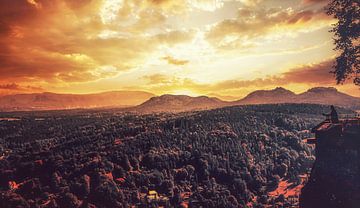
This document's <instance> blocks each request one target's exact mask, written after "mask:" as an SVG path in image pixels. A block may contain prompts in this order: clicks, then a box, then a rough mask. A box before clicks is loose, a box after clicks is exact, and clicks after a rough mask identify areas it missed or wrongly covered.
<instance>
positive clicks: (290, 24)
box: [207, 8, 332, 47]
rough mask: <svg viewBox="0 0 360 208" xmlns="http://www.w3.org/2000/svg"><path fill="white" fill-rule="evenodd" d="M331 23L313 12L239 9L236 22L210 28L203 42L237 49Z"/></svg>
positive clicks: (229, 21) (329, 19) (223, 22)
mask: <svg viewBox="0 0 360 208" xmlns="http://www.w3.org/2000/svg"><path fill="white" fill-rule="evenodd" d="M331 21H332V19H331V18H329V17H328V16H326V15H325V14H324V13H322V12H319V11H313V10H304V11H295V10H293V9H291V8H287V9H283V8H268V9H265V8H242V9H239V11H238V16H237V17H236V18H234V19H226V20H224V21H222V22H220V23H218V24H216V25H214V26H213V27H212V28H211V30H210V31H209V32H208V34H207V38H208V40H209V41H210V42H212V43H214V44H215V45H216V46H218V47H224V46H227V45H235V46H236V47H238V46H239V45H243V43H244V42H246V41H249V40H252V39H254V38H259V37H266V36H269V35H270V36H271V35H273V34H279V33H283V34H288V33H289V32H293V33H294V32H304V31H308V30H315V29H318V28H320V27H324V26H327V25H330V24H331ZM234 43H236V44H234Z"/></svg>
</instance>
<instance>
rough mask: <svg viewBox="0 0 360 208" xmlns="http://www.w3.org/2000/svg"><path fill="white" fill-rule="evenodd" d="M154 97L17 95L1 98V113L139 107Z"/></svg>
mask: <svg viewBox="0 0 360 208" xmlns="http://www.w3.org/2000/svg"><path fill="white" fill-rule="evenodd" d="M153 96H154V94H152V93H148V92H142V91H111V92H103V93H94V94H56V93H50V92H44V93H32V94H16V95H6V96H2V97H0V111H23V110H59V109H75V108H104V107H127V106H134V105H139V104H141V103H143V102H144V101H146V100H148V99H149V98H151V97H153Z"/></svg>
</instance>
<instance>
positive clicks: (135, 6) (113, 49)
mask: <svg viewBox="0 0 360 208" xmlns="http://www.w3.org/2000/svg"><path fill="white" fill-rule="evenodd" d="M314 2H315V1H304V0H294V1H282V0H267V1H265V0H184V1H172V0H99V1H88V0H79V1H71V0H54V1H51V3H49V1H47V0H27V1H11V0H5V3H6V4H7V6H6V7H1V8H0V18H1V19H2V24H0V44H1V45H2V47H1V48H0V64H1V67H0V74H1V76H0V94H9V93H23V92H25V93H29V92H42V91H52V92H59V93H91V92H98V91H108V90H144V91H149V92H152V93H155V94H158V95H160V94H164V93H172V94H187V95H217V96H218V97H223V98H225V99H228V100H229V99H236V98H240V97H243V96H244V95H245V94H247V93H249V92H251V91H253V90H257V89H271V88H274V87H277V86H282V87H285V88H288V89H290V90H293V91H295V92H301V91H304V90H306V89H308V88H309V87H315V86H334V85H335V81H334V78H333V77H332V76H331V74H329V73H328V71H330V70H331V67H332V63H331V61H332V60H333V59H334V57H335V53H334V51H333V50H332V48H333V47H334V46H333V44H332V34H330V33H329V32H328V30H329V29H330V26H331V24H332V23H334V19H332V18H330V17H328V16H327V15H326V14H324V13H323V6H324V3H321V2H320V3H314ZM324 2H325V3H326V1H324ZM3 31H4V32H3ZM337 87H338V88H339V89H340V90H342V91H344V92H347V93H349V94H352V95H355V96H360V95H359V90H358V89H357V88H356V87H354V86H353V85H352V84H351V83H346V84H345V85H342V86H337Z"/></svg>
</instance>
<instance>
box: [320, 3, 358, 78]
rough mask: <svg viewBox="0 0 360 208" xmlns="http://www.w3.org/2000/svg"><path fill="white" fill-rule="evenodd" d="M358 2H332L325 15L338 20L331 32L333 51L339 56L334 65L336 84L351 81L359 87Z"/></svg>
mask: <svg viewBox="0 0 360 208" xmlns="http://www.w3.org/2000/svg"><path fill="white" fill-rule="evenodd" d="M359 4H360V1H359V0H332V1H331V2H330V3H329V4H328V6H327V9H326V10H327V14H328V15H331V16H333V17H335V18H336V19H338V22H337V23H336V24H334V27H333V29H332V30H331V32H333V33H334V42H335V45H336V47H335V49H334V50H336V51H339V52H340V54H339V56H338V57H337V58H336V63H335V64H334V67H335V70H334V71H332V73H334V74H335V77H336V81H337V83H338V84H342V83H344V81H345V80H347V79H353V82H354V84H355V85H360V76H359V74H360V66H359V51H360V46H359V43H360V40H359V33H360V25H359V24H360V5H359Z"/></svg>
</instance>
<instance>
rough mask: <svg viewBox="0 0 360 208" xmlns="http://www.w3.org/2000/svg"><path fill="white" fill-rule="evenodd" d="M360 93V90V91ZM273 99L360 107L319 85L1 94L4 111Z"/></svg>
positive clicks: (179, 107)
mask: <svg viewBox="0 0 360 208" xmlns="http://www.w3.org/2000/svg"><path fill="white" fill-rule="evenodd" d="M359 95H360V93H359ZM270 103H314V104H325V105H336V106H341V107H346V108H351V109H354V110H360V97H354V96H350V95H347V94H345V93H342V92H339V91H338V90H337V89H336V88H332V87H328V88H326V87H316V88H311V89H309V90H308V91H306V92H304V93H300V94H295V93H294V92H292V91H290V90H287V89H284V88H282V87H277V88H275V89H273V90H257V91H254V92H251V93H250V94H248V95H247V96H246V97H244V98H242V99H240V100H236V101H223V100H221V99H219V98H217V97H208V96H199V97H191V96H187V95H169V94H165V95H161V96H155V95H154V94H151V93H148V92H142V91H113V92H104V93H97V94H83V95H76V94H55V93H34V94H17V95H6V96H3V97H0V111H19V110H57V109H75V108H108V107H120V108H123V110H124V111H135V112H140V113H152V112H181V111H193V110H205V109H214V108H219V107H225V106H234V105H250V104H270Z"/></svg>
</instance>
